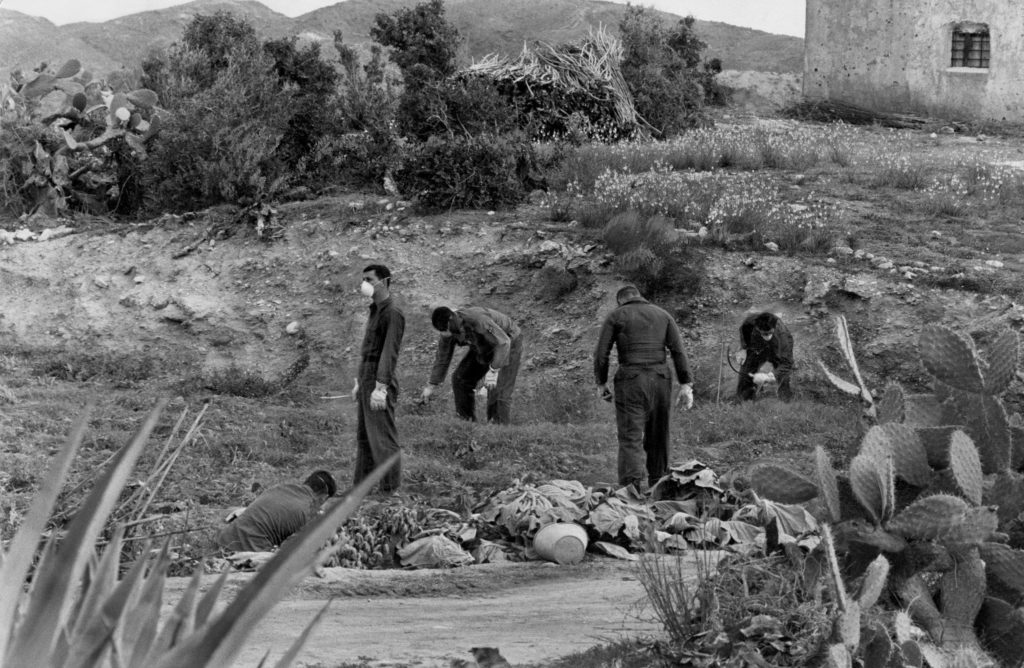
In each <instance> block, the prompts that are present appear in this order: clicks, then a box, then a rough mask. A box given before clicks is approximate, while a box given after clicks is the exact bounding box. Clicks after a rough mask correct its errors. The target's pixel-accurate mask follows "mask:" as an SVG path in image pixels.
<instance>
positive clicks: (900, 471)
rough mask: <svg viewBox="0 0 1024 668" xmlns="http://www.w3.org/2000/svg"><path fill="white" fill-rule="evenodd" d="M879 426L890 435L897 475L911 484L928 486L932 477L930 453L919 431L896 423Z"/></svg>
mask: <svg viewBox="0 0 1024 668" xmlns="http://www.w3.org/2000/svg"><path fill="white" fill-rule="evenodd" d="M878 428H879V429H881V430H882V431H883V432H884V433H885V434H886V435H887V436H888V440H889V444H890V445H891V447H892V456H893V466H894V470H895V473H896V475H897V476H899V477H900V478H902V479H903V480H906V481H907V482H909V483H910V484H911V485H916V486H917V487H927V486H928V483H929V482H931V479H932V467H931V466H930V465H929V464H928V453H927V452H925V449H924V445H922V443H921V437H920V436H918V435H917V431H916V430H915V429H914V428H913V427H910V426H908V425H905V424H894V423H890V424H884V425H881V426H879V427H878Z"/></svg>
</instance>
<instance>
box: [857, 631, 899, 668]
mask: <svg viewBox="0 0 1024 668" xmlns="http://www.w3.org/2000/svg"><path fill="white" fill-rule="evenodd" d="M863 636H864V665H865V666H887V665H888V664H889V659H890V658H892V655H893V654H894V651H895V647H894V646H893V644H892V638H890V637H889V632H888V631H887V630H886V628H885V626H883V625H881V624H873V625H872V626H871V628H869V629H868V630H867V632H865V633H864V634H863ZM902 665H903V664H902V663H901V664H900V666H901V668H902Z"/></svg>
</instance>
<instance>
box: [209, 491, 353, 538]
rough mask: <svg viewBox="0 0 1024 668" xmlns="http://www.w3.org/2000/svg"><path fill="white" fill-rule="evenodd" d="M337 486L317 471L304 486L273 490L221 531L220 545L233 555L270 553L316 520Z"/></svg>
mask: <svg viewBox="0 0 1024 668" xmlns="http://www.w3.org/2000/svg"><path fill="white" fill-rule="evenodd" d="M337 491H338V486H337V485H336V484H335V482H334V478H333V477H331V474H330V473H328V472H327V471H316V472H314V473H313V474H311V475H310V476H309V477H308V478H306V481H305V482H304V483H302V484H299V483H287V484H284V485H277V486H276V487H271V488H270V489H268V490H267V491H265V492H263V493H262V494H260V495H259V496H258V497H256V500H255V501H253V502H252V503H250V504H249V505H248V506H247V507H246V509H245V510H243V511H242V513H241V514H240V515H238V516H236V517H235V518H234V519H233V520H231V522H230V523H229V524H228V525H227V526H226V527H224V528H223V529H221V531H220V534H219V535H218V536H217V544H218V545H220V547H222V548H223V549H225V550H229V551H231V552H269V551H270V550H273V549H274V548H276V547H278V546H279V545H281V543H283V542H284V541H285V540H286V539H287V538H288V537H289V536H291V535H292V534H293V533H295V532H296V531H298V530H299V529H301V528H302V527H304V526H305V525H306V522H308V521H309V520H311V519H313V518H314V517H316V515H317V513H318V512H319V511H320V506H322V505H323V504H324V501H326V500H327V499H328V498H330V497H332V496H334V493H335V492H337Z"/></svg>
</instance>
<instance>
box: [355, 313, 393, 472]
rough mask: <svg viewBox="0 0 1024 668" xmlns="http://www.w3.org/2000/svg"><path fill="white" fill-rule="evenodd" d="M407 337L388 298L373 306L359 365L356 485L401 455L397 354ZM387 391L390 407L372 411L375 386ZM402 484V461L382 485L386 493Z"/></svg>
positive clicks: (367, 322) (367, 323)
mask: <svg viewBox="0 0 1024 668" xmlns="http://www.w3.org/2000/svg"><path fill="white" fill-rule="evenodd" d="M404 333H405V316H404V315H402V312H401V311H400V310H398V307H396V306H395V305H394V303H393V302H392V298H391V297H388V298H387V299H385V300H384V301H382V302H381V303H380V304H371V305H370V317H369V319H368V320H367V321H366V334H365V335H364V336H363V346H362V349H361V354H362V361H361V362H360V364H359V392H358V396H357V397H356V401H357V411H358V415H359V417H358V421H357V425H356V470H355V476H354V477H353V484H356V485H358V484H359V483H360V482H361V481H362V480H363V478H365V477H366V476H368V475H369V474H370V472H371V471H373V469H374V468H376V467H377V466H378V465H379V464H381V463H382V462H384V460H386V459H387V458H388V457H390V456H391V455H393V454H394V453H396V452H399V446H398V427H397V426H396V425H395V402H396V401H397V400H398V377H397V376H396V374H395V370H396V368H397V367H398V352H399V349H400V348H401V347H402V335H403V334H404ZM378 382H380V383H383V384H384V385H386V386H387V388H388V401H387V407H386V408H384V409H382V410H379V411H375V410H373V409H371V408H370V395H371V394H373V389H374V387H375V385H376V383H378ZM401 480H402V470H401V461H398V462H395V465H394V466H392V467H391V470H390V471H388V473H387V474H386V475H385V476H384V478H383V479H382V480H381V482H380V488H381V490H382V491H384V492H393V491H395V490H397V489H398V486H399V484H400V483H401Z"/></svg>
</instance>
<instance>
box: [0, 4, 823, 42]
mask: <svg viewBox="0 0 1024 668" xmlns="http://www.w3.org/2000/svg"><path fill="white" fill-rule="evenodd" d="M612 1H613V2H620V1H621V2H622V3H623V4H624V3H625V2H626V0H612ZM631 1H632V2H633V4H639V5H644V6H653V7H655V8H656V9H660V10H662V11H665V12H671V13H673V14H679V15H680V16H686V15H690V14H692V15H693V16H694V17H695V18H698V19H702V20H705V21H721V22H723V23H729V24H732V25H737V26H744V27H747V28H755V29H757V30H764V31H765V32H772V33H777V34H780V35H795V36H797V37H803V36H804V2H805V0H770V1H769V0H631ZM259 2H262V3H263V4H264V5H266V6H267V7H269V8H270V9H273V10H274V11H275V12H279V13H281V14H284V15H285V16H292V17H294V16H299V15H301V14H305V13H307V12H311V11H313V10H314V9H318V8H320V7H325V6H327V5H333V4H336V2H337V0H259ZM179 4H183V3H182V2H181V0H118V1H117V2H108V1H106V0H103V1H102V2H90V1H83V0H0V8H2V9H11V10H14V11H16V12H21V13H22V14H28V15H29V16H41V17H43V18H45V19H48V20H50V21H52V22H53V23H55V24H57V25H63V24H65V23H76V22H78V21H91V22H102V21H109V20H110V19H113V18H117V17H119V16H124V15H126V14H135V13H137V12H144V11H148V10H151V9H163V8H165V7H172V6H174V5H179Z"/></svg>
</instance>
